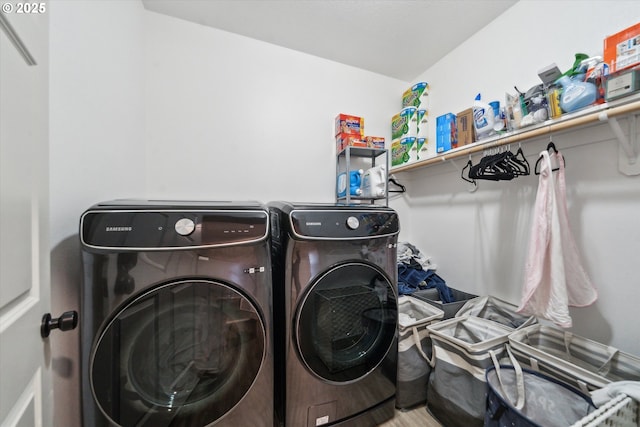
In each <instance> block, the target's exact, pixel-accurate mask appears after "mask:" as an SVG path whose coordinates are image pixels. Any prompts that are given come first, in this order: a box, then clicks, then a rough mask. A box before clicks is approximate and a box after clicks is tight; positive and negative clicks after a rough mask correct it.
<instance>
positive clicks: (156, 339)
mask: <svg viewBox="0 0 640 427" xmlns="http://www.w3.org/2000/svg"><path fill="white" fill-rule="evenodd" d="M265 341H266V337H265V325H264V322H263V321H262V318H261V316H260V314H259V311H258V310H257V309H256V307H255V305H254V304H253V303H252V302H251V301H250V300H249V299H248V298H247V297H246V296H245V295H243V294H241V293H240V292H238V291H237V290H235V289H234V288H232V287H230V286H228V285H225V284H224V283H220V282H213V281H207V280H191V281H180V282H173V283H170V284H166V285H162V286H159V287H157V288H154V289H153V290H151V291H149V292H147V293H145V294H142V295H141V296H139V297H137V298H135V299H134V300H133V301H132V302H130V303H128V304H127V305H126V306H125V307H124V308H122V309H121V310H119V311H118V312H117V313H116V314H115V315H114V316H113V318H112V320H111V321H110V322H109V323H108V324H107V326H106V327H105V328H104V330H103V332H102V334H101V335H100V336H99V339H98V340H97V342H96V344H95V346H94V350H93V353H92V358H91V364H90V373H91V386H92V391H93V393H94V397H95V400H96V402H97V404H98V406H99V407H100V409H101V410H102V412H103V413H104V414H105V415H106V416H107V417H109V418H110V419H111V420H112V421H113V422H115V423H116V424H117V425H119V426H123V427H128V426H149V427H150V426H154V427H162V426H183V425H184V426H194V427H199V426H205V425H208V424H210V423H212V422H214V421H216V420H217V419H218V418H220V417H222V416H223V415H225V414H226V413H227V412H228V411H229V410H231V409H232V408H233V407H234V406H235V405H236V404H237V403H238V402H239V401H240V400H241V399H242V398H243V397H244V395H245V394H246V393H247V391H249V389H250V388H251V385H252V384H253V382H254V380H255V378H256V376H257V375H258V372H259V370H260V367H261V365H262V361H263V359H264V357H265Z"/></svg>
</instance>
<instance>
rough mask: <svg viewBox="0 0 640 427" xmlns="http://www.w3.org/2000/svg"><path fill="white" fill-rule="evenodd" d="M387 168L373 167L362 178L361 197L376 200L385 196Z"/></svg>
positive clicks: (381, 166) (382, 166)
mask: <svg viewBox="0 0 640 427" xmlns="http://www.w3.org/2000/svg"><path fill="white" fill-rule="evenodd" d="M386 183H387V168H386V166H384V165H380V166H374V167H372V168H369V169H367V170H366V171H365V173H364V175H363V176H362V195H363V196H364V197H371V198H378V197H384V196H385V194H386Z"/></svg>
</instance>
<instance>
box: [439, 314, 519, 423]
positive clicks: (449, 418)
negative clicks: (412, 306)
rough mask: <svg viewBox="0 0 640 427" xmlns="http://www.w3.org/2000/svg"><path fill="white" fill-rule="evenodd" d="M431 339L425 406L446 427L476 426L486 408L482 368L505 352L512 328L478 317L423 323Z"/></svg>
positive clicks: (490, 364)
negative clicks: (431, 349) (430, 364)
mask: <svg viewBox="0 0 640 427" xmlns="http://www.w3.org/2000/svg"><path fill="white" fill-rule="evenodd" d="M427 330H428V331H429V335H430V337H431V341H432V343H433V357H432V363H433V370H432V371H431V375H430V376H429V387H428V390H427V408H428V410H429V411H430V412H431V414H432V415H433V416H434V417H435V418H436V419H438V421H440V423H442V424H443V425H445V426H447V427H474V426H477V427H480V426H482V423H483V420H484V413H485V408H486V399H485V395H486V379H485V370H486V369H487V367H489V366H492V365H493V363H494V362H493V360H492V359H494V358H495V359H497V360H499V359H500V358H501V357H503V355H504V354H505V353H506V350H505V348H506V343H507V340H508V335H509V334H510V333H511V332H512V331H513V329H511V328H508V327H506V326H503V325H501V324H499V323H496V322H492V321H490V320H486V319H482V318H479V317H473V316H468V317H456V318H453V319H448V320H443V321H441V322H437V323H434V324H433V325H429V326H427Z"/></svg>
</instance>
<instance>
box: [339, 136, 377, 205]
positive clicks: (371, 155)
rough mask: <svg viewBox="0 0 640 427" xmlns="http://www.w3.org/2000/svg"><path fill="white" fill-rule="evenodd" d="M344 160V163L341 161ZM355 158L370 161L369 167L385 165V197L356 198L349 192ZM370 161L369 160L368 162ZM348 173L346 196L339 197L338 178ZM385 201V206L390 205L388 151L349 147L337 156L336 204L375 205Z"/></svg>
mask: <svg viewBox="0 0 640 427" xmlns="http://www.w3.org/2000/svg"><path fill="white" fill-rule="evenodd" d="M343 158H344V161H342V160H341V159H343ZM354 158H362V159H365V161H369V162H370V163H371V164H370V166H369V167H374V166H376V165H381V164H384V165H385V167H386V168H385V175H386V176H385V191H384V196H383V197H374V198H371V197H364V196H354V195H352V194H351V192H350V191H349V182H348V180H349V171H351V170H352V168H353V167H354V165H353V161H354ZM367 159H368V160H367ZM358 169H359V168H358ZM343 172H346V173H347V192H346V195H345V196H342V197H338V190H337V182H338V176H339V175H340V174H341V173H343ZM378 200H383V201H384V206H388V205H389V155H388V150H386V149H377V148H366V147H352V146H347V147H345V149H344V150H342V151H340V152H339V153H338V154H337V155H336V202H337V203H345V204H351V203H368V204H375V202H376V201H378Z"/></svg>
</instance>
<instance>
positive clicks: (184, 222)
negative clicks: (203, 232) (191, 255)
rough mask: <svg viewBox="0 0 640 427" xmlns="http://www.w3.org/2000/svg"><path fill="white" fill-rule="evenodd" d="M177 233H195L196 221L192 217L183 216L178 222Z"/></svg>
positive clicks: (186, 234) (184, 234)
mask: <svg viewBox="0 0 640 427" xmlns="http://www.w3.org/2000/svg"><path fill="white" fill-rule="evenodd" d="M175 227H176V233H178V234H179V235H181V236H188V235H189V234H191V233H193V230H195V228H196V223H195V222H193V220H192V219H189V218H182V219H179V220H178V221H177V222H176V226H175Z"/></svg>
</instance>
